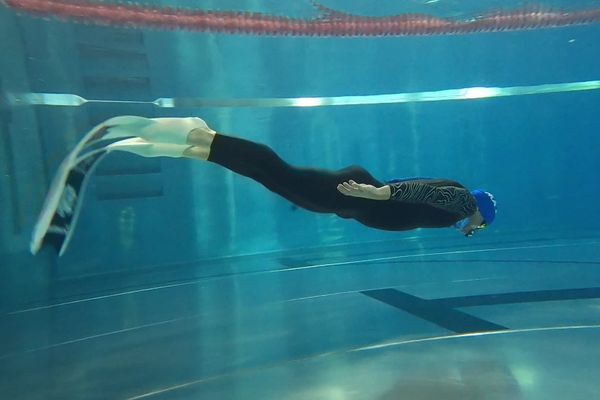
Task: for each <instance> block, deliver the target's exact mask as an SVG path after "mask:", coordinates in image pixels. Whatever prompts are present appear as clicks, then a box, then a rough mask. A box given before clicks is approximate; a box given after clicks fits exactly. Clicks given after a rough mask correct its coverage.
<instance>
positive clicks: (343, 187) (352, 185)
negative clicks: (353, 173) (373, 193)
mask: <svg viewBox="0 0 600 400" xmlns="http://www.w3.org/2000/svg"><path fill="white" fill-rule="evenodd" d="M369 186H370V185H365V184H364V183H356V182H355V181H353V180H349V181H348V182H342V183H340V184H339V185H337V190H338V191H339V192H340V193H342V194H344V195H346V196H354V197H366V195H368V194H369V193H370V190H369Z"/></svg>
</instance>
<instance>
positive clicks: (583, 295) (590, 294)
mask: <svg viewBox="0 0 600 400" xmlns="http://www.w3.org/2000/svg"><path fill="white" fill-rule="evenodd" d="M598 298H600V287H591V288H582V289H558V290H539V291H534V292H514V293H500V294H484V295H478V296H464V297H448V298H444V299H435V300H430V301H431V302H433V303H435V304H437V305H438V306H440V307H448V308H456V307H474V306H494V305H499V304H515V303H538V302H543V301H560V300H585V299H598Z"/></svg>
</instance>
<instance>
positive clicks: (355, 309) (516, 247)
mask: <svg viewBox="0 0 600 400" xmlns="http://www.w3.org/2000/svg"><path fill="white" fill-rule="evenodd" d="M556 237H557V236H553V235H541V236H540V235H539V234H538V235H532V234H528V235H525V234H524V235H511V236H507V237H505V238H502V237H500V238H499V239H494V240H495V241H494V242H487V243H486V242H483V241H482V240H479V241H475V240H473V241H471V242H468V243H465V242H464V240H462V241H460V242H458V241H454V240H450V239H447V240H437V241H435V242H434V241H429V242H426V243H421V242H420V241H416V240H415V241H398V242H393V241H390V242H377V243H367V244H363V245H345V246H337V247H327V248H322V249H319V248H313V249H298V250H295V251H288V252H285V253H270V254H262V255H260V254H259V255H251V256H246V257H235V258H228V259H218V260H201V261H198V262H196V263H190V264H188V265H179V266H173V267H172V268H170V269H169V270H168V271H166V272H165V271H164V268H163V269H161V270H155V269H148V270H144V271H136V272H134V273H131V274H130V275H128V276H125V275H120V276H103V275H98V276H88V277H77V278H72V277H62V278H60V279H57V282H56V285H55V287H54V288H53V290H52V291H51V293H49V294H48V295H47V298H46V300H45V301H40V302H39V303H37V304H29V305H26V306H20V307H16V308H15V309H13V310H11V311H8V312H6V313H4V315H2V316H1V324H2V333H1V337H0V338H1V339H2V341H1V343H2V345H1V347H0V382H1V384H0V398H6V399H9V398H10V399H65V398H76V399H96V398H97V399H107V398H110V399H142V398H143V399H146V398H147V399H192V398H194V399H197V398H210V399H245V400H247V399H381V400H384V399H385V400H387V399H411V400H420V399H445V400H448V399H565V398H600V397H599V396H600V384H599V383H598V380H597V377H598V376H600V366H599V363H598V360H599V359H600V346H598V345H597V343H599V341H600V246H599V245H600V234H589V235H580V236H579V237H570V238H560V239H557V238H556ZM459 239H462V238H459ZM117 282H118V284H117ZM117 288H118V289H117Z"/></svg>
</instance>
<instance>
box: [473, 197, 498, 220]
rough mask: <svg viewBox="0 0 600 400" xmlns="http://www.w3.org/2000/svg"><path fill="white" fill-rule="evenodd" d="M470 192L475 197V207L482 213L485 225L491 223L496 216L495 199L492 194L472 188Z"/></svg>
mask: <svg viewBox="0 0 600 400" xmlns="http://www.w3.org/2000/svg"><path fill="white" fill-rule="evenodd" d="M471 194H472V195H473V197H475V201H476V202H477V208H479V212H480V213H481V215H483V219H485V223H486V224H487V225H489V224H491V223H492V222H493V221H494V218H496V200H495V199H494V196H492V194H491V193H489V192H484V191H482V190H473V191H471Z"/></svg>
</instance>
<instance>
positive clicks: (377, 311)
mask: <svg viewBox="0 0 600 400" xmlns="http://www.w3.org/2000/svg"><path fill="white" fill-rule="evenodd" d="M152 3H153V4H167V3H168V2H152ZM180 3H181V2H180ZM213 3H214V4H213ZM217 3H218V4H217ZM547 4H548V6H553V7H557V6H560V3H558V2H554V3H552V4H549V3H547ZM173 5H175V3H173ZM184 5H185V6H188V7H189V5H188V4H187V3H186V4H184ZM327 5H328V6H330V7H333V8H342V9H344V10H346V11H349V12H362V13H368V14H370V15H388V14H394V13H402V12H421V13H431V14H436V15H442V16H461V15H465V14H472V13H473V12H480V11H481V10H494V9H495V10H497V9H501V8H509V5H507V4H506V2H489V3H487V2H486V3H485V5H487V6H484V4H483V3H481V2H477V3H468V4H463V2H452V1H447V2H443V1H440V2H437V3H427V2H417V1H414V2H408V3H406V4H404V3H398V2H393V1H385V2H384V1H381V2H378V4H377V6H374V5H373V4H370V3H369V2H364V1H358V0H355V1H353V2H351V3H350V2H340V1H330V2H327ZM594 5H597V4H596V2H593V1H581V2H577V4H575V3H572V2H570V3H569V7H573V8H575V7H576V6H582V7H590V6H594ZM194 6H197V7H202V8H206V9H220V10H250V11H261V12H269V13H275V14H278V15H290V16H292V15H293V16H301V17H305V18H310V17H311V16H313V15H314V9H313V8H312V7H311V6H310V3H308V2H306V3H304V2H295V1H294V2H274V1H269V2H266V1H265V2H258V1H257V2H250V1H246V2H244V1H233V0H230V1H227V2H224V1H221V2H202V4H195V5H194ZM599 40H600V27H599V26H598V25H590V26H580V27H571V28H561V29H540V30H533V31H523V32H502V33H491V34H473V35H457V36H427V37H402V38H347V39H340V38H291V37H259V36H241V35H222V34H219V35H215V34H205V33H193V32H182V31H172V32H171V31H160V30H142V29H133V28H130V29H114V28H106V27H97V26H89V25H80V24H72V23H68V22H58V21H50V20H43V19H37V18H31V17H25V16H17V15H15V14H14V13H13V12H12V11H10V10H8V9H7V8H4V7H3V6H2V7H0V51H1V53H2V57H1V58H0V83H1V90H2V92H3V94H5V93H66V94H76V95H78V96H81V97H83V98H86V99H103V100H142V101H149V102H150V101H153V100H155V99H157V98H160V97H165V98H183V97H190V98H206V99H224V100H228V99H237V98H249V99H262V98H273V97H290V98H296V97H298V98H300V97H332V96H349V95H377V94H396V93H408V92H423V91H436V90H445V89H459V88H468V87H480V86H486V87H512V86H528V85H540V84H548V83H570V82H582V81H593V80H598V79H600V55H599V54H600V52H599V51H598V43H599ZM598 110H600V92H599V91H598V90H590V91H584V92H572V93H553V94H540V95H528V96H513V97H503V98H494V99H477V100H455V101H443V102H426V103H405V104H386V105H378V104H374V105H356V106H339V107H338V106H332V107H315V108H310V107H309V108H268V107H263V108H254V107H249V108H236V107H223V108H209V107H207V108H200V107H199V108H192V107H190V108H170V109H165V108H159V107H155V106H152V105H149V104H146V105H123V104H115V103H110V102H109V103H106V104H97V103H94V104H86V105H83V106H79V107H66V106H43V105H38V106H20V107H4V108H3V109H2V114H0V118H1V124H0V132H1V133H2V139H1V140H2V141H1V142H0V144H1V145H2V152H1V154H0V168H1V172H2V178H1V179H2V181H1V186H2V189H1V191H0V195H1V196H0V218H1V220H2V222H3V226H2V227H1V230H0V234H1V243H0V250H1V253H0V254H1V262H0V290H1V294H0V312H1V313H2V315H1V316H0V323H1V330H2V331H1V333H0V339H1V340H2V342H1V343H0V359H1V360H2V362H1V363H0V364H1V365H2V366H1V367H0V372H1V373H0V376H1V377H2V378H0V397H1V398H4V397H6V398H27V399H30V398H32V399H33V398H40V399H42V398H136V396H141V395H148V397H157V398H162V397H164V398H198V396H205V397H206V398H215V399H217V398H218V399H221V398H223V399H229V398H232V399H233V398H244V399H248V398H257V399H258V398H261V399H264V398H290V399H301V398H312V399H315V398H319V399H320V398H323V399H342V398H344V399H345V398H352V399H355V398H356V399H358V398H360V399H362V398H381V399H388V398H389V399H391V398H407V399H409V398H410V399H421V398H422V399H426V398H427V399H428V398H446V399H453V398H475V399H479V398H481V399H484V398H486V399H487V398H514V399H516V398H524V399H537V398H552V399H554V398H556V399H559V398H594V397H595V396H598V394H599V393H600V387H599V386H598V385H597V384H596V382H594V381H593V380H590V378H591V377H593V376H594V374H596V375H597V374H598V372H599V371H598V368H597V367H596V366H595V364H594V362H593V360H594V359H596V360H597V356H598V350H597V346H594V343H597V341H598V338H599V337H598V335H599V333H598V331H597V327H598V324H600V311H599V310H600V303H599V302H598V300H597V299H596V297H597V296H596V294H597V292H598V290H597V288H598V287H600V272H599V271H600V270H599V269H598V268H599V265H600V251H599V250H598V249H599V247H598V244H599V243H600V232H599V230H598V228H597V226H596V225H597V221H598V218H597V216H596V201H595V199H596V198H597V197H598V195H599V194H600V189H598V180H597V177H596V174H597V171H598V169H599V166H600V162H599V161H598V149H599V148H600V137H599V136H598V132H599V131H600V120H599V119H598ZM124 114H134V115H143V116H147V117H160V116H199V117H202V118H203V119H205V120H206V121H207V122H208V123H209V125H210V126H211V127H212V128H214V129H216V130H217V131H219V132H224V133H229V134H233V135H236V136H240V137H244V138H248V139H251V140H256V141H259V142H262V143H266V144H268V145H270V146H271V147H272V148H273V149H275V150H276V151H277V152H278V153H279V154H280V155H281V157H282V158H283V159H285V160H286V161H288V162H290V163H292V164H295V165H301V166H311V167H319V168H331V169H338V168H342V167H345V166H348V165H351V164H360V165H363V166H364V167H365V168H367V169H368V170H369V171H371V173H372V174H373V175H374V176H376V177H378V178H379V179H381V180H385V179H391V178H397V177H404V176H438V177H445V178H449V179H454V180H457V181H459V182H461V183H463V184H464V185H466V186H468V187H483V188H485V189H487V190H490V191H492V192H493V193H494V195H495V196H496V198H497V200H498V209H499V211H498V216H497V218H496V221H495V223H494V224H493V225H492V226H490V227H489V228H488V229H487V230H486V231H485V232H482V233H481V234H478V235H477V236H476V237H474V238H471V239H465V238H463V237H461V236H460V235H459V234H458V233H457V232H456V231H454V230H452V229H441V230H417V231H413V232H404V233H398V232H383V231H376V230H372V229H368V228H366V227H364V226H362V225H360V224H358V223H357V222H353V221H351V220H342V219H339V218H337V217H335V216H327V215H318V214H313V213H310V212H307V211H304V210H302V209H296V208H294V207H291V205H290V204H289V203H287V202H286V201H285V200H283V199H281V198H279V197H277V196H275V195H273V194H272V193H270V192H269V191H267V190H266V189H265V188H263V187H262V186H260V185H258V184H256V183H255V182H253V181H250V180H248V179H246V178H243V177H239V176H236V175H234V174H232V173H231V172H229V171H226V170H224V169H222V168H221V167H219V166H216V165H213V164H209V163H204V162H200V161H192V160H174V159H166V158H161V159H141V158H136V157H134V156H131V155H128V154H111V155H109V156H108V158H107V159H105V160H104V161H103V163H102V164H101V165H100V166H99V168H98V170H97V171H96V173H95V174H94V176H93V177H92V178H91V180H90V185H89V187H88V189H87V191H86V200H85V204H84V207H83V210H82V214H81V219H80V221H79V225H78V227H77V232H76V234H75V236H74V238H73V241H72V243H71V246H70V249H69V251H68V252H67V254H66V255H65V256H64V257H62V258H60V259H58V258H57V257H56V255H55V254H54V253H53V252H52V251H50V250H49V249H47V250H44V251H42V252H41V253H40V254H39V255H38V256H36V257H33V256H31V255H30V254H29V253H28V243H29V237H30V233H31V229H32V227H33V224H34V222H35V219H36V217H37V215H38V213H39V211H40V208H41V205H42V202H43V199H44V195H45V192H46V190H47V188H48V185H49V182H50V180H51V178H52V176H53V174H54V172H55V171H56V169H57V167H58V165H59V163H60V161H61V160H62V158H63V157H64V156H65V155H66V154H67V152H68V151H69V150H70V149H71V148H72V147H73V146H74V145H75V143H76V142H77V141H78V139H80V138H81V136H82V135H83V134H84V133H85V132H86V131H88V130H89V129H90V128H91V127H92V126H94V125H95V124H97V123H99V122H100V121H102V120H104V119H106V118H109V117H112V116H115V115H124ZM384 289H385V290H387V289H390V290H399V291H401V292H402V293H408V294H410V295H411V296H414V297H415V298H418V299H426V300H427V299H429V300H431V299H450V298H464V297H469V296H484V297H481V298H480V297H477V299H476V301H475V300H474V303H469V305H466V306H465V305H464V304H463V303H460V304H463V305H462V306H460V305H459V306H452V307H450V308H444V309H438V308H435V307H433V306H431V304H429V305H423V304H421V303H418V302H417V303H413V302H412V301H413V300H414V301H416V300H415V299H412V300H410V301H408V302H409V303H410V305H406V304H404V303H402V302H401V301H399V300H397V301H396V302H394V301H391V300H390V301H388V302H387V304H383V303H385V302H383V303H382V302H377V301H376V300H373V299H372V298H370V297H369V296H365V295H364V294H365V293H363V292H368V291H371V290H384ZM575 289H577V290H580V289H585V290H587V291H583V292H566V291H567V290H575ZM548 290H556V291H558V292H556V293H555V294H552V295H549V294H548V293H543V291H548ZM523 292H527V293H530V294H529V295H519V296H521V297H519V296H517V299H516V300H515V299H512V300H510V301H508V300H507V301H506V302H504V303H501V304H495V305H492V304H490V303H489V302H487V301H488V300H486V299H488V298H487V297H485V296H491V295H496V294H502V293H504V294H507V293H509V294H510V293H513V294H514V293H523ZM532 293H533V294H532ZM548 296H550V297H548ZM552 296H555V297H552ZM595 296H596V297H595ZM550 300H552V301H550ZM444 301H447V300H444ZM461 301H462V300H461ZM442 303H443V302H442ZM390 304H391V305H393V307H391V306H390ZM415 304H416V305H415ZM419 304H421V306H419ZM440 304H441V303H440ZM413 306H414V307H417V308H418V309H419V310H420V311H414V310H413V311H414V312H411V311H407V310H408V309H410V307H413ZM428 307H433V308H434V311H432V313H433V314H434V316H430V318H429V319H428V318H427V317H425V314H426V313H425V314H423V311H422V310H423V309H428ZM436 307H437V305H436ZM456 309H460V310H462V311H461V312H467V313H468V314H469V315H472V316H475V317H478V318H481V319H482V320H485V321H488V322H493V323H495V324H497V325H500V326H502V327H503V328H508V330H509V332H508V333H506V334H504V333H502V334H498V335H496V334H494V335H491V336H489V337H488V336H486V337H476V338H469V337H466V338H465V337H459V336H455V335H456V334H458V332H459V331H458V330H456V329H454V328H451V327H449V326H448V325H444V323H443V322H440V318H441V319H444V317H443V315H446V317H448V315H449V317H448V318H449V319H454V320H460V321H462V319H461V318H463V317H462V316H455V315H454V314H452V313H453V312H454V311H455V310H456ZM440 310H441V311H440ZM444 310H446V311H447V314H444V313H445V312H446V311H444ZM470 323H471V322H469V323H467V322H464V324H466V325H465V326H471V325H469V324H470ZM574 326H579V327H580V328H579V329H575V328H573V327H574ZM561 327H571V328H569V329H564V330H557V329H559V328H561ZM594 327H595V328H594ZM543 329H549V330H547V331H546V330H543ZM523 330H532V331H526V332H524V331H523ZM475 331H476V330H475ZM467 332H472V331H469V330H467ZM503 332H504V331H503ZM440 337H448V339H440V340H436V341H435V342H428V341H425V342H418V343H411V344H410V346H413V345H414V347H409V346H408V345H407V346H405V345H403V344H400V345H398V344H397V345H394V346H390V347H384V348H378V349H375V350H369V349H365V348H367V347H369V346H374V345H381V344H382V343H387V342H394V343H398V342H400V343H404V342H407V341H409V340H422V339H427V340H429V338H440ZM559 349H560V350H559ZM359 350H360V351H359ZM594 357H595V358H594ZM479 371H488V373H483V374H480V375H477V373H479ZM476 372H477V373H476ZM26 377H27V378H26ZM561 379H562V380H561ZM30 382H34V383H35V384H36V385H35V386H36V387H35V388H34V387H32V385H31V384H30ZM180 385H183V386H181V387H180ZM494 388H495V389H494ZM386 396H387V397H386ZM453 396H454V397H453ZM467 396H471V397H467ZM486 396H487V397H486ZM493 396H496V397H493Z"/></svg>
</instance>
